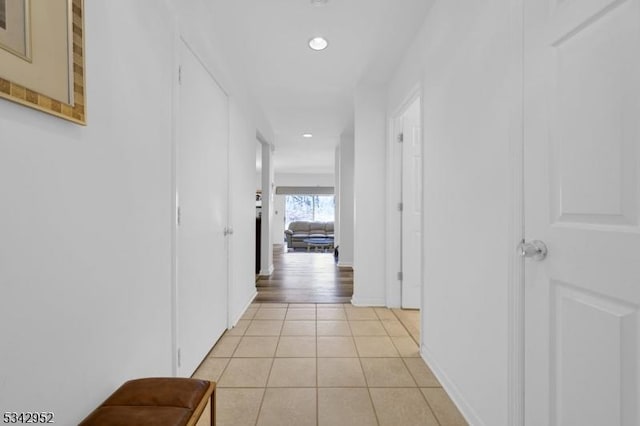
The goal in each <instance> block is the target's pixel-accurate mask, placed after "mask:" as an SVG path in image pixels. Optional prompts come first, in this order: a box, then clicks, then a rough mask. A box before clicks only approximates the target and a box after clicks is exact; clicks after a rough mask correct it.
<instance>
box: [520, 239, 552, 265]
mask: <svg viewBox="0 0 640 426" xmlns="http://www.w3.org/2000/svg"><path fill="white" fill-rule="evenodd" d="M548 252H549V251H548V250H547V246H546V244H545V243H543V242H542V241H540V240H533V241H531V242H528V243H527V242H525V241H522V242H521V243H520V244H518V254H519V255H520V256H522V257H528V258H530V259H533V260H537V261H540V260H544V258H545V257H547V253H548Z"/></svg>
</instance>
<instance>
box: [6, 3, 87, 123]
mask: <svg viewBox="0 0 640 426" xmlns="http://www.w3.org/2000/svg"><path fill="white" fill-rule="evenodd" d="M83 35H84V23H83V0H0V97H2V98H5V99H7V100H10V101H13V102H17V103H19V104H22V105H25V106H28V107H31V108H34V109H37V110H40V111H43V112H46V113H48V114H52V115H55V116H58V117H61V118H64V119H66V120H70V121H73V122H75V123H79V124H86V108H85V105H86V102H85V84H84V80H85V75H84V38H83Z"/></svg>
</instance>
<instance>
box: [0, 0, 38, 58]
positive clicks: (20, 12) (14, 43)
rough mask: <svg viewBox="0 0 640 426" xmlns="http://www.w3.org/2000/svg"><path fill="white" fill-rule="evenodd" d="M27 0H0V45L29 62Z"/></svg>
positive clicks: (29, 30) (29, 42) (29, 31)
mask: <svg viewBox="0 0 640 426" xmlns="http://www.w3.org/2000/svg"><path fill="white" fill-rule="evenodd" d="M29 3H30V2H29V0H0V47H1V48H3V49H5V50H6V51H8V52H10V53H13V54H14V55H16V56H18V57H19V58H22V59H24V60H25V61H27V62H31V40H30V39H29V37H30V36H31V28H30V24H31V21H30V16H31V14H30V13H29Z"/></svg>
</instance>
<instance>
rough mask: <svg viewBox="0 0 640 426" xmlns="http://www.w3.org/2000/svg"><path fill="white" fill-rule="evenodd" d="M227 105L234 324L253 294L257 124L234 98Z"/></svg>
mask: <svg viewBox="0 0 640 426" xmlns="http://www.w3.org/2000/svg"><path fill="white" fill-rule="evenodd" d="M229 106H230V108H229V109H230V111H229V116H230V123H229V137H230V141H229V195H230V196H229V226H231V227H232V228H233V235H231V236H230V239H229V319H230V325H235V324H236V323H237V322H238V320H239V319H240V317H241V316H242V314H243V312H244V310H245V308H246V306H247V305H248V304H249V303H250V302H251V300H253V298H254V297H255V295H256V286H255V245H256V226H255V221H256V219H255V217H256V216H255V210H256V208H255V205H256V202H255V196H256V188H255V181H254V178H255V173H256V162H255V157H256V130H255V129H256V127H255V126H256V124H255V118H254V115H253V114H252V113H251V112H248V111H247V108H246V106H242V105H240V104H239V102H238V101H237V99H235V98H234V97H231V99H230V100H229Z"/></svg>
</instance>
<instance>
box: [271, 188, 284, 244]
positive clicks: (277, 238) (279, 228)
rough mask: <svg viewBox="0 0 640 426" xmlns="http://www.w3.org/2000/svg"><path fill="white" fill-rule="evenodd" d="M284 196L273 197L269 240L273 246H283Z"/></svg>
mask: <svg viewBox="0 0 640 426" xmlns="http://www.w3.org/2000/svg"><path fill="white" fill-rule="evenodd" d="M285 202H286V195H274V196H273V224H272V226H271V230H272V232H271V240H272V242H273V244H284V210H285Z"/></svg>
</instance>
